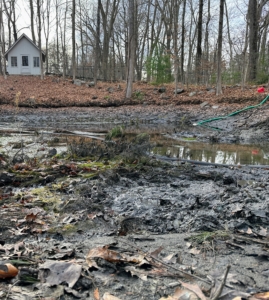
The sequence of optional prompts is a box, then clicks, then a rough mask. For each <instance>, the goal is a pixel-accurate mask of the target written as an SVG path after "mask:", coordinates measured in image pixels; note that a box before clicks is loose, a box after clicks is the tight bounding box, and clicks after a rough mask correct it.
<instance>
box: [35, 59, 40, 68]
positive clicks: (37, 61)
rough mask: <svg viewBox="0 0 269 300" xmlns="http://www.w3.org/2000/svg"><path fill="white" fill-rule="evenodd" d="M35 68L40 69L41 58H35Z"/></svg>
mask: <svg viewBox="0 0 269 300" xmlns="http://www.w3.org/2000/svg"><path fill="white" fill-rule="evenodd" d="M34 67H35V68H38V67H39V57H34Z"/></svg>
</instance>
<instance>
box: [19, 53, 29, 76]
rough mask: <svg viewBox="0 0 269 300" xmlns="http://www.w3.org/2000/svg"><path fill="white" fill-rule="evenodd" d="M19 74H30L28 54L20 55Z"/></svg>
mask: <svg viewBox="0 0 269 300" xmlns="http://www.w3.org/2000/svg"><path fill="white" fill-rule="evenodd" d="M21 74H31V72H30V56H29V55H21Z"/></svg>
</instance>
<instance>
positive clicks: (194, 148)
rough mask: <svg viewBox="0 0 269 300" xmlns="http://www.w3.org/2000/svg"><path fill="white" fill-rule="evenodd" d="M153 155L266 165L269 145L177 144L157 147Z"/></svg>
mask: <svg viewBox="0 0 269 300" xmlns="http://www.w3.org/2000/svg"><path fill="white" fill-rule="evenodd" d="M152 152H153V153H154V154H159V155H165V156H169V157H173V158H182V159H190V160H198V161H204V162H210V163H220V164H249V165H268V164H269V160H268V157H269V145H267V146H262V147H260V146H255V145H234V144H232V145H231V144H206V143H198V142H191V143H190V142H179V144H176V145H173V144H170V145H165V146H157V147H155V148H154V149H153V151H152Z"/></svg>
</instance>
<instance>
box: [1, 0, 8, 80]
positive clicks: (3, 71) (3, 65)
mask: <svg viewBox="0 0 269 300" xmlns="http://www.w3.org/2000/svg"><path fill="white" fill-rule="evenodd" d="M0 42H1V66H2V70H1V71H2V74H3V76H4V78H5V79H7V75H6V59H5V35H4V21H3V6H2V0H1V3H0Z"/></svg>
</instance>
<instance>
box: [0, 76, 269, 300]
mask: <svg viewBox="0 0 269 300" xmlns="http://www.w3.org/2000/svg"><path fill="white" fill-rule="evenodd" d="M77 84H81V82H80V83H79V82H77ZM77 84H73V83H72V82H71V81H70V80H66V81H63V80H62V79H60V78H56V77H46V79H45V80H44V81H40V79H39V78H36V77H19V76H18V77H17V76H10V77H8V79H7V80H3V79H2V78H1V79H0V151H1V153H0V260H1V261H0V298H1V299H20V300H21V299H25V300H28V299H47V300H53V299H94V300H101V299H102V300H109V299H110V300H117V299H121V300H131V299H147V300H151V299H152V300H157V299H158V300H159V299H162V300H165V299H167V300H178V299H194V300H195V299H197V300H198V299H208V300H215V299H223V300H225V299H252V300H256V299H269V246H268V245H269V225H268V224H269V222H268V218H269V211H268V210H269V182H268V169H269V166H268V165H269V163H268V165H255V166H249V165H220V164H214V163H205V164H200V162H193V161H183V160H181V159H180V158H173V157H162V156H159V155H153V154H151V153H150V149H151V147H152V143H153V142H155V143H158V140H157V141H153V140H152V134H153V133H154V134H155V133H157V134H159V135H160V136H163V135H164V134H165V136H167V137H169V138H171V139H173V140H177V141H179V140H180V139H181V138H182V137H185V138H189V139H190V141H192V142H196V140H197V141H201V142H203V143H206V144H210V143H211V145H212V146H213V144H217V143H219V144H221V143H225V144H233V145H239V144H253V145H254V147H256V146H259V145H262V144H267V143H268V141H269V129H268V125H269V104H267V103H265V104H263V105H262V106H259V107H256V108H253V109H249V110H246V111H244V112H242V113H240V114H237V115H234V116H233V117H229V118H225V119H221V120H216V121H214V122H212V123H210V124H213V125H212V126H214V127H215V128H218V130H213V129H212V128H209V127H202V126H194V124H195V123H197V122H199V121H201V120H205V119H209V118H214V117H217V116H226V115H227V114H229V113H231V112H233V111H236V110H238V109H242V108H244V107H246V106H250V105H255V104H258V103H260V102H261V101H262V100H263V99H264V98H265V96H266V95H267V94H258V93H257V87H254V86H252V87H248V88H246V89H245V90H244V91H242V90H241V88H240V87H238V86H233V87H226V88H224V89H223V92H224V93H223V95H222V96H218V97H217V96H215V94H214V87H212V88H211V89H206V88H205V87H199V88H198V87H190V88H188V89H186V90H185V91H184V92H182V93H181V94H179V95H177V96H175V95H174V87H173V86H172V85H164V86H162V87H161V86H159V87H155V86H151V85H148V84H145V83H137V84H135V89H134V90H135V92H134V96H133V98H132V100H128V101H126V100H124V89H125V85H124V83H98V85H97V87H89V86H88V85H86V84H84V85H83V86H79V85H77ZM163 87H165V88H166V91H165V92H164V90H163ZM160 89H161V90H160ZM123 128H124V129H123ZM105 136H106V137H107V138H106V139H104V138H105ZM193 140H195V141H193ZM159 142H160V141H159ZM253 151H254V154H255V153H256V152H255V151H256V150H253ZM264 155H265V156H266V158H265V159H268V157H267V154H266V153H264ZM8 264H11V265H13V266H15V267H17V268H18V269H19V273H18V275H17V272H16V269H15V270H12V269H11V266H10V265H8ZM225 273H227V274H226V275H227V276H224V274H225ZM15 275H16V276H15ZM14 276H15V277H14ZM4 277H5V278H4ZM8 277H11V278H8ZM13 277H14V278H13ZM1 278H2V279H1Z"/></svg>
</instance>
